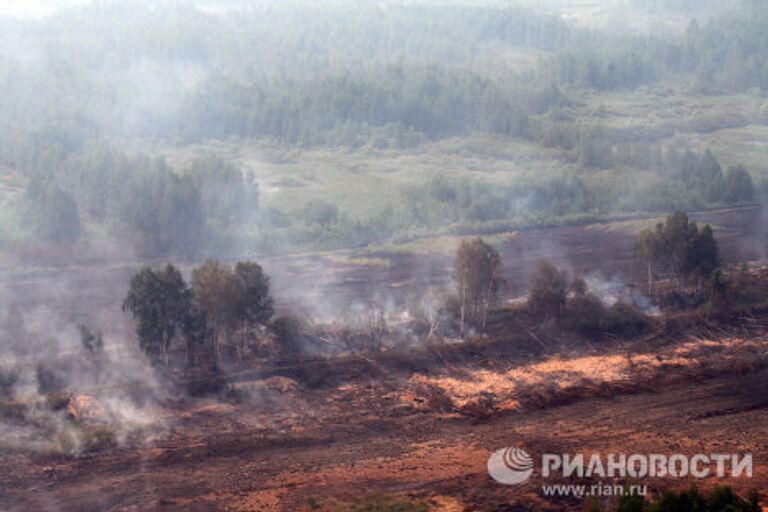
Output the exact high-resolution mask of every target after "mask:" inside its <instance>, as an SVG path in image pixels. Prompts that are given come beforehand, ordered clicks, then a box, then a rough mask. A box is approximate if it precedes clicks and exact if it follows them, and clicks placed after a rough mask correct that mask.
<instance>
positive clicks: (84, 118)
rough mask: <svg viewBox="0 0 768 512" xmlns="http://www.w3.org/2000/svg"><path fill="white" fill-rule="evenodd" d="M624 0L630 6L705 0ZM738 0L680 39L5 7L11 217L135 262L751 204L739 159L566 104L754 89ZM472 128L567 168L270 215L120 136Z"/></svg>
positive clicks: (498, 24) (762, 85)
mask: <svg viewBox="0 0 768 512" xmlns="http://www.w3.org/2000/svg"><path fill="white" fill-rule="evenodd" d="M630 3H631V4H632V5H633V6H634V8H636V9H638V10H640V11H644V12H645V11H658V10H660V9H671V10H678V11H683V12H689V11H692V10H695V9H696V8H697V6H703V5H704V4H705V3H704V2H692V1H690V0H675V1H672V0H666V1H662V0H632V2H630ZM722 3H723V2H719V3H718V2H706V4H707V5H710V4H711V5H720V4H722ZM733 4H734V3H733V2H728V5H729V6H732V5H733ZM739 5H740V7H739V8H738V9H735V8H732V9H729V10H728V11H727V12H725V13H723V14H722V15H720V16H719V17H716V18H715V19H713V20H712V21H711V22H708V23H705V24H699V23H698V22H696V21H692V22H691V23H690V25H689V26H688V28H687V30H686V31H685V33H684V34H683V35H682V36H680V37H677V36H671V35H670V36H662V35H642V34H626V35H610V34H606V33H600V32H596V31H592V30H588V29H585V28H580V27H577V26H574V25H571V24H568V23H566V22H565V21H563V20H562V19H560V18H558V17H555V16H552V15H546V14H541V13H537V12H534V11H531V10H526V9H522V8H515V7H500V6H481V7H471V6H464V5H462V4H461V3H456V4H451V5H447V6H445V5H444V6H437V5H429V4H423V5H421V4H417V5H399V4H395V3H382V4H380V3H377V2H362V3H355V4H352V5H350V4H346V5H345V4H343V3H329V4H323V5H318V4H316V3H298V2H294V3H291V2H288V3H285V4H281V5H280V6H275V7H267V6H261V7H254V8H251V9H246V10H242V11H232V12H224V13H223V14H210V13H206V12H204V11H201V10H199V9H195V8H194V7H191V6H188V5H184V4H179V5H176V6H171V7H158V6H150V5H146V6H143V7H142V6H141V4H139V3H130V4H122V3H109V2H107V3H97V4H94V5H91V6H89V7H86V8H82V9H78V10H73V11H68V12H66V13H63V14H61V15H58V16H56V17H53V18H51V19H47V20H44V21H40V22H36V21H29V22H19V21H18V20H4V21H2V22H0V33H1V34H2V35H0V41H2V43H3V44H2V45H0V90H2V91H3V98H2V101H0V163H2V165H4V166H5V167H6V168H7V169H9V170H10V171H13V172H15V173H17V174H18V175H20V176H21V179H22V180H23V183H24V188H25V193H24V200H23V204H22V206H21V207H19V208H17V209H16V213H17V214H18V215H19V218H20V221H19V222H21V223H22V224H23V225H27V226H30V227H31V228H32V229H31V231H30V232H32V233H34V234H35V237H37V238H38V239H40V240H43V241H49V242H55V243H71V242H76V241H78V240H80V239H82V237H83V236H84V233H86V232H87V231H88V230H86V229H84V226H85V225H91V226H100V227H98V228H97V229H91V230H90V232H91V233H94V232H109V233H112V234H114V235H116V236H120V237H124V238H127V239H129V240H131V241H132V243H133V244H134V246H135V247H136V248H137V250H138V252H139V254H142V255H147V256H157V255H163V254H168V253H177V254H182V255H187V256H190V257H196V256H197V255H199V254H201V252H206V250H207V249H206V247H211V246H212V245H215V244H216V243H218V242H221V237H224V238H226V237H231V236H239V235H240V234H242V233H241V232H242V231H243V230H244V229H245V228H244V226H249V228H248V229H247V231H248V232H249V233H251V234H253V233H257V235H255V236H256V239H255V241H254V242H253V244H252V245H251V246H250V247H252V248H255V249H256V250H259V249H261V248H264V247H266V246H265V245H264V240H265V239H266V238H270V237H271V238H274V237H275V236H277V237H279V238H281V239H284V240H285V241H289V242H291V243H292V244H294V245H295V244H298V245H308V246H317V247H339V246H349V245H361V244H366V243H370V242H372V241H376V240H381V239H384V238H388V237H391V236H394V235H397V234H401V235H402V234H404V233H419V232H423V231H426V230H433V229H434V227H435V226H436V225H438V224H440V225H441V226H446V225H448V226H452V228H451V229H453V230H454V231H462V232H463V231H470V232H471V231H493V230H498V229H505V228H509V227H515V226H520V225H526V224H531V223H534V224H535V223H542V222H559V221H563V219H566V218H571V219H582V218H583V219H587V218H595V217H598V216H604V215H618V214H626V213H632V212H653V211H668V210H671V209H673V208H694V207H706V206H713V205H722V204H737V203H742V202H749V201H753V200H754V199H755V198H756V195H757V192H758V190H757V186H756V184H755V183H753V180H752V177H751V175H750V172H749V169H746V168H744V167H733V168H730V169H723V168H722V167H721V165H720V163H719V162H718V161H717V159H716V158H715V157H714V156H713V155H712V153H710V152H709V151H704V152H702V153H701V154H694V153H692V152H690V151H689V152H683V151H677V150H675V149H674V148H671V149H670V148H666V147H662V146H661V145H660V144H658V143H657V141H656V137H655V136H654V134H653V133H650V134H649V133H645V132H642V131H624V132H622V131H615V130H606V129H604V127H602V126H601V124H600V122H599V120H598V121H595V120H594V119H590V120H584V119H580V118H574V117H573V116H571V115H570V114H569V109H570V108H571V107H572V106H574V102H575V100H574V97H573V92H574V91H577V90H592V91H595V93H596V94H600V93H603V92H616V91H619V92H620V91H623V90H632V89H634V88H637V87H639V86H643V85H652V84H656V83H660V82H663V81H667V80H677V81H680V80H684V81H685V82H686V83H688V84H689V86H690V90H691V91H692V93H693V92H695V93H696V94H705V95H718V94H741V93H747V92H749V93H755V92H756V91H757V92H756V93H757V94H763V93H764V92H766V91H768V7H766V6H764V5H760V4H759V3H758V2H754V3H753V2H743V3H739ZM515 49H525V50H526V51H530V52H532V53H531V54H532V55H534V56H535V57H532V59H531V63H530V65H529V66H522V67H521V66H519V65H512V64H510V63H508V61H507V59H505V55H506V53H507V52H508V51H511V50H515ZM760 115H762V116H763V117H761V118H760V119H762V120H763V121H762V122H768V112H763V113H756V116H760ZM599 116H600V112H598V113H597V117H598V118H599ZM691 122H694V123H713V124H714V126H715V127H717V128H720V127H722V126H723V125H727V124H728V123H729V122H730V120H729V118H728V117H727V116H723V118H716V119H714V120H713V119H703V120H702V119H694V120H692V121H691ZM677 129H679V127H675V128H673V131H674V130H677ZM693 129H694V130H699V129H701V131H706V130H707V129H709V128H708V127H707V126H703V127H694V128H693ZM473 134H490V135H493V136H498V137H501V138H502V139H503V138H516V139H521V140H525V141H530V142H533V143H536V144H539V145H541V146H542V147H544V148H554V149H556V150H558V151H562V152H563V154H564V155H565V157H566V158H568V159H571V161H573V162H575V163H576V164H577V165H578V167H579V168H580V169H581V170H582V173H576V174H574V175H570V176H564V177H563V178H562V179H557V180H535V179H533V180H528V181H527V182H521V183H520V184H519V185H514V186H509V187H494V186H492V185H490V184H488V183H484V182H482V181H474V182H470V181H466V180H461V179H458V180H455V179H453V178H451V177H445V178H444V179H443V178H438V179H432V178H430V179H428V180H424V182H423V185H420V186H412V187H411V188H409V189H408V194H410V195H411V196H412V198H413V200H412V201H411V203H410V205H409V206H408V207H407V208H400V207H398V210H397V211H393V210H387V211H382V212H380V214H379V215H377V216H373V217H371V218H366V219H356V218H350V217H349V216H347V215H345V214H344V213H343V212H339V211H338V210H337V209H336V208H335V206H334V205H333V204H326V203H323V202H317V203H313V204H311V205H307V207H306V208H305V209H304V210H303V211H302V213H301V214H300V215H299V216H298V217H295V218H290V217H289V216H286V215H285V213H284V212H281V211H279V209H274V208H273V209H269V210H268V209H264V208H259V205H260V203H259V187H258V183H257V182H256V180H255V178H254V177H253V176H251V175H249V174H248V173H247V172H245V173H243V172H241V170H240V169H237V168H235V167H234V166H232V165H231V164H230V163H228V162H226V161H222V160H221V159H217V158H214V157H210V158H201V159H200V160H199V161H197V162H195V163H193V164H190V165H188V166H186V167H185V168H173V167H171V166H170V165H169V164H168V163H167V162H166V161H164V160H163V159H162V158H158V157H156V156H154V155H152V154H151V152H142V151H137V150H136V149H135V145H133V146H131V145H129V144H125V142H126V141H131V142H136V141H140V142H147V143H153V144H166V145H176V146H179V145H186V144H193V143H194V144H204V143H207V142H210V141H213V140H237V141H249V140H255V141H268V142H270V143H275V144H282V145H286V146H290V147H295V148H317V147H334V148H339V147H342V148H349V149H357V148H362V147H372V148H377V149H391V150H405V149H408V148H412V147H416V146H418V145H420V144H424V143H428V142H431V141H439V140H441V139H446V138H450V137H464V136H471V135H473ZM129 147H130V148H131V149H127V148H129ZM617 167H622V168H630V169H638V170H652V171H654V174H653V177H652V178H650V177H648V178H644V180H643V186H642V187H640V188H638V189H636V190H632V191H630V192H628V191H627V189H626V187H625V186H621V185H620V184H618V182H617V181H616V180H603V181H602V182H599V183H598V182H596V181H595V180H585V177H584V176H587V173H589V172H591V171H596V170H605V169H614V168H617ZM582 174H584V175H583V176H582ZM393 208H394V207H393ZM4 218H5V217H4ZM558 219H559V220H558ZM2 237H3V233H0V243H6V244H7V243H8V240H7V239H2Z"/></svg>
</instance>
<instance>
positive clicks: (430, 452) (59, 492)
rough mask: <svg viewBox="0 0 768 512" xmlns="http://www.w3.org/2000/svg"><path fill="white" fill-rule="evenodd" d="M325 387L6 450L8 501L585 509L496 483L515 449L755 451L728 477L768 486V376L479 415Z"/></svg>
mask: <svg viewBox="0 0 768 512" xmlns="http://www.w3.org/2000/svg"><path fill="white" fill-rule="evenodd" d="M318 393H319V394H316V395H314V396H313V397H312V398H311V399H309V401H308V402H306V403H305V404H304V406H303V407H315V408H316V409H315V410H312V409H302V410H301V412H300V414H297V413H298V411H294V414H291V413H290V412H287V411H282V412H277V413H276V410H271V411H267V410H265V407H267V406H265V405H264V403H263V402H262V403H260V404H258V405H237V406H231V405H222V404H215V403H212V402H210V403H209V402H205V401H196V402H191V403H187V404H183V405H178V406H177V408H176V409H175V410H172V411H170V410H169V411H168V412H169V414H170V413H173V414H174V415H176V416H177V420H176V421H175V422H174V424H173V428H174V430H175V431H176V435H174V436H172V437H171V438H170V439H168V440H166V441H161V442H158V443H157V444H156V445H152V446H149V447H146V448H141V449H139V450H117V451H113V452H104V453H100V454H96V455H88V456H83V457H81V458H79V459H71V458H63V457H43V456H39V457H30V456H28V455H22V454H5V455H3V456H1V457H0V473H2V474H3V475H4V481H3V483H2V485H1V486H0V509H2V510H8V511H13V512H15V511H31V510H35V511H37V510H56V511H80V510H100V511H101V510H105V511H106V510H115V511H117V510H137V511H147V510H192V511H194V510H201V511H202V510H206V511H208V510H233V511H235V510H236V511H259V510H262V511H278V510H284V511H295V510H300V508H301V506H302V505H303V504H304V503H305V502H306V500H307V499H308V498H314V499H316V500H317V501H318V502H320V503H325V502H328V500H330V499H332V498H333V499H337V500H340V501H354V500H356V499H360V498H361V497H363V496H365V495H367V494H369V493H372V492H383V493H396V494H404V495H407V496H413V497H418V498H424V499H432V500H437V501H435V503H437V502H440V503H442V504H443V505H444V506H445V508H443V509H442V510H463V506H465V505H473V506H476V507H477V509H478V510H479V509H481V506H486V505H502V504H509V505H513V504H520V503H529V504H530V503H538V504H539V505H542V506H545V508H548V509H561V508H567V509H574V508H578V507H579V502H578V501H575V500H562V501H560V502H552V501H549V502H545V501H543V499H542V497H541V496H540V493H539V492H538V488H539V487H540V485H541V483H542V482H541V481H540V480H539V479H538V478H534V479H533V480H531V481H529V482H528V483H526V484H525V485H523V486H515V487H505V486H501V485H498V484H496V483H494V482H493V481H492V480H491V479H490V478H489V477H488V475H487V472H486V469H485V463H486V460H487V458H488V456H489V454H490V453H491V452H492V451H493V450H495V449H498V448H501V447H504V446H509V445H514V446H517V447H522V448H525V449H527V450H529V451H530V452H532V453H533V454H538V453H542V452H545V451H546V452H549V453H561V452H566V453H574V452H579V453H584V452H586V453H591V452H600V453H610V452H612V451H614V452H627V451H630V450H631V452H632V453H678V452H681V453H686V454H693V453H697V452H702V453H707V454H709V453H731V452H737V453H743V452H752V453H753V454H754V457H755V477H754V478H753V479H752V480H751V481H750V480H749V479H741V480H738V481H731V482H728V483H730V484H732V485H734V486H735V487H736V488H737V489H739V490H743V491H746V490H747V489H748V488H751V487H758V488H762V489H766V488H768V466H767V465H766V461H767V460H768V447H766V445H765V441H766V439H768V373H767V372H765V371H762V372H758V373H754V374H750V375H746V376H744V375H742V376H732V377H723V378H718V379H715V380H711V381H706V382H703V383H691V384H686V385H677V386H673V387H667V388H666V389H663V390H661V391H658V392H652V393H641V394H636V395H625V396H620V397H617V398H592V399H584V400H580V401H578V402H576V403H573V404H571V405H565V406H560V407H554V408H551V409H546V410H539V411H530V412H526V413H525V414H522V413H509V414H505V415H502V416H499V417H496V418H493V419H491V420H490V421H488V422H483V423H478V424H473V423H472V422H471V421H470V420H469V419H467V418H465V417H460V416H454V415H445V414H442V415H441V414H434V413H414V412H411V413H403V411H402V410H401V409H399V408H397V407H393V402H392V401H391V398H388V397H387V394H386V389H382V388H381V387H379V385H373V384H372V385H371V387H365V386H361V387H360V388H359V389H341V390H336V391H327V392H318ZM273 406H276V407H278V408H280V407H281V406H280V404H274V403H273ZM276 418H282V420H277V419H276ZM668 483H669V482H666V484H668ZM679 483H680V484H681V485H683V484H685V482H679ZM450 503H452V504H453V505H455V506H456V507H459V508H453V509H451V508H448V507H447V504H450ZM459 505H461V507H460V506H459ZM438 510H439V509H438ZM470 510H475V508H474V507H473V508H471V509H470Z"/></svg>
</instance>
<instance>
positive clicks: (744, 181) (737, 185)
mask: <svg viewBox="0 0 768 512" xmlns="http://www.w3.org/2000/svg"><path fill="white" fill-rule="evenodd" d="M724 196H725V201H726V202H727V203H740V202H742V201H752V200H754V198H755V185H754V183H753V182H752V177H751V176H750V175H749V172H748V171H747V168H746V167H744V166H743V165H737V166H735V167H730V168H729V169H728V172H727V173H726V174H725V194H724Z"/></svg>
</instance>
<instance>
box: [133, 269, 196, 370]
mask: <svg viewBox="0 0 768 512" xmlns="http://www.w3.org/2000/svg"><path fill="white" fill-rule="evenodd" d="M190 307H191V295H190V292H189V289H188V288H187V285H186V283H185V282H184V278H183V277H182V275H181V272H179V270H178V269H176V268H175V267H174V266H173V265H170V264H168V265H166V266H165V268H163V269H159V270H155V269H152V268H150V267H145V268H143V269H142V270H140V271H139V272H138V273H137V274H136V275H134V276H133V277H132V278H131V282H130V286H129V289H128V294H127V295H126V297H125V299H124V300H123V311H127V312H129V313H131V315H132V316H133V319H134V321H135V322H136V335H137V337H138V341H139V346H140V347H141V349H142V350H143V351H144V353H146V354H147V356H149V358H150V359H151V360H152V362H153V363H157V362H161V361H162V362H164V363H165V364H167V363H168V351H169V349H170V347H171V342H172V341H173V340H174V339H175V338H176V336H177V334H179V333H180V332H181V329H182V328H183V327H184V326H185V325H186V322H188V320H189V314H190Z"/></svg>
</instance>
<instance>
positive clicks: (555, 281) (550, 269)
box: [528, 260, 568, 318]
mask: <svg viewBox="0 0 768 512" xmlns="http://www.w3.org/2000/svg"><path fill="white" fill-rule="evenodd" d="M567 296H568V273H567V272H566V271H565V270H558V269H557V267H555V266H554V265H553V264H552V263H551V262H549V261H547V260H541V261H539V263H538V264H537V265H536V271H535V272H534V274H533V280H532V283H531V291H530V294H529V296H528V306H529V307H530V308H531V310H532V311H533V312H534V313H536V314H537V315H539V316H540V317H542V318H546V317H553V318H560V317H561V316H562V314H563V311H564V309H565V301H566V298H567Z"/></svg>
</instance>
